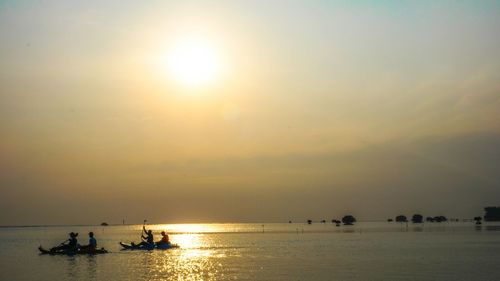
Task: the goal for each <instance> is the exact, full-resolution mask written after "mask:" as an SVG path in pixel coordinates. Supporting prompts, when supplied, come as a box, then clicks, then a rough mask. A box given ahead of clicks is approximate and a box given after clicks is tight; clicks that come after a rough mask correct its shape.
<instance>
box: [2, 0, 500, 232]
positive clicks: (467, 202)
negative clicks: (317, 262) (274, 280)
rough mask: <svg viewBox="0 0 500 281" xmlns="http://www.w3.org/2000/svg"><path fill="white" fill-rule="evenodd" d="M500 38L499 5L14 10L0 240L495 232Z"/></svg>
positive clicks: (11, 6)
mask: <svg viewBox="0 0 500 281" xmlns="http://www.w3.org/2000/svg"><path fill="white" fill-rule="evenodd" d="M499 31H500V2H499V1H203V2H201V1H200V2H198V1H147V2H144V1H64V2H62V1H0V191H1V196H0V225H32V224H97V223H100V222H102V221H106V222H109V223H121V222H122V219H125V221H126V222H129V223H142V220H143V219H144V218H147V219H148V220H149V221H150V222H156V223H181V222H285V221H288V220H292V221H305V220H307V219H312V220H321V219H327V220H330V219H334V218H336V219H339V218H341V217H342V216H343V215H346V214H352V215H354V216H355V217H356V218H357V219H358V220H365V221H366V220H384V219H386V218H389V217H394V216H396V215H399V214H405V215H407V216H411V215H412V214H414V213H421V214H423V215H424V216H437V215H445V216H448V217H456V218H471V217H473V216H477V215H482V214H483V208H484V207H486V206H500V201H499V199H500V52H499V51H498V50H500V36H499ZM173 61H175V63H173Z"/></svg>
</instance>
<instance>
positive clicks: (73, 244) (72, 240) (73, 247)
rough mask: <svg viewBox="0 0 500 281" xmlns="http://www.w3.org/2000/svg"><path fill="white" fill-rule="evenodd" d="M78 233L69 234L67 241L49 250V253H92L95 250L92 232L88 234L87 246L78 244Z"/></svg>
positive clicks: (95, 240)
mask: <svg viewBox="0 0 500 281" xmlns="http://www.w3.org/2000/svg"><path fill="white" fill-rule="evenodd" d="M76 237H78V233H75V232H70V233H69V239H68V240H66V241H64V242H62V243H61V244H60V245H59V246H56V247H52V248H51V249H50V251H51V252H59V251H79V250H80V251H81V250H86V251H92V250H95V249H97V239H95V237H94V232H92V231H91V232H89V243H88V244H87V245H80V244H78V239H77V238H76Z"/></svg>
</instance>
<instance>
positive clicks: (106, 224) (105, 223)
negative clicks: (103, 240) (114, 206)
mask: <svg viewBox="0 0 500 281" xmlns="http://www.w3.org/2000/svg"><path fill="white" fill-rule="evenodd" d="M108 225H109V224H108V223H107V222H103V223H101V226H108Z"/></svg>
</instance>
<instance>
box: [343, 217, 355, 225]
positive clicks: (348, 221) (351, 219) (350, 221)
mask: <svg viewBox="0 0 500 281" xmlns="http://www.w3.org/2000/svg"><path fill="white" fill-rule="evenodd" d="M342 222H343V223H344V225H353V224H354V223H355V222H356V218H354V217H353V216H352V215H347V216H344V217H343V218H342Z"/></svg>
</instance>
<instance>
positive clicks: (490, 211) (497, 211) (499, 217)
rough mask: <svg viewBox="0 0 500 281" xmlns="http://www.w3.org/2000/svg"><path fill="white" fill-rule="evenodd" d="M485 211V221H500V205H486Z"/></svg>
mask: <svg viewBox="0 0 500 281" xmlns="http://www.w3.org/2000/svg"><path fill="white" fill-rule="evenodd" d="M484 211H485V212H486V214H484V220H485V221H500V207H486V208H484Z"/></svg>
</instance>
